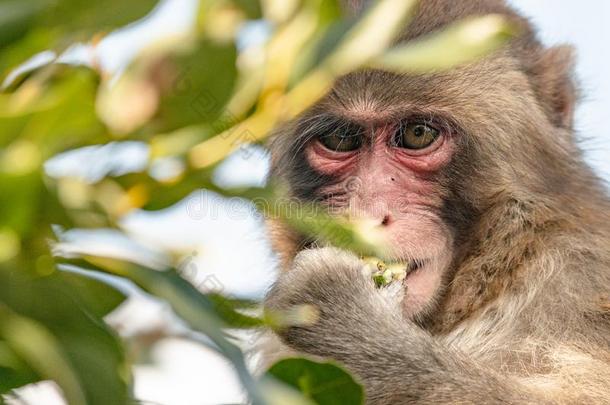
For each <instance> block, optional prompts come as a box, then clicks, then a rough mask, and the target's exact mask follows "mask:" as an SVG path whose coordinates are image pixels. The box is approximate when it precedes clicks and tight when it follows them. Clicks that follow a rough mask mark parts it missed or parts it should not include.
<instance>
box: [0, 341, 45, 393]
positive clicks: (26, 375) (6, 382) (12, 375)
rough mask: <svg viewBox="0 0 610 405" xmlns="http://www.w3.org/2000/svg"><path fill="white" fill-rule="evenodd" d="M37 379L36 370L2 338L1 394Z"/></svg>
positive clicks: (0, 353) (0, 354)
mask: <svg viewBox="0 0 610 405" xmlns="http://www.w3.org/2000/svg"><path fill="white" fill-rule="evenodd" d="M36 381H38V375H37V374H36V372H35V371H34V370H32V368H31V367H30V366H28V364H27V363H26V362H25V361H24V360H23V359H22V358H20V357H19V355H18V354H17V353H15V351H14V350H13V349H12V348H11V346H10V345H9V344H8V343H7V342H5V341H3V340H0V394H2V393H6V392H8V391H10V390H12V389H14V388H18V387H21V386H24V385H26V384H29V383H33V382H36Z"/></svg>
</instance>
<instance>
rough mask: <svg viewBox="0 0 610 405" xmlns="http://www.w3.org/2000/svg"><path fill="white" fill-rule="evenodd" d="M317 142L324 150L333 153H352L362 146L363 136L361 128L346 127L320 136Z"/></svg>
mask: <svg viewBox="0 0 610 405" xmlns="http://www.w3.org/2000/svg"><path fill="white" fill-rule="evenodd" d="M318 140H319V141H320V143H321V144H322V145H323V146H324V147H325V148H326V149H328V150H332V151H333V152H352V151H355V150H356V149H359V148H360V147H361V146H362V143H363V142H364V135H363V130H362V128H360V127H357V126H355V125H347V126H344V127H342V128H337V129H335V130H334V131H332V132H331V133H329V134H323V135H320V136H319V137H318Z"/></svg>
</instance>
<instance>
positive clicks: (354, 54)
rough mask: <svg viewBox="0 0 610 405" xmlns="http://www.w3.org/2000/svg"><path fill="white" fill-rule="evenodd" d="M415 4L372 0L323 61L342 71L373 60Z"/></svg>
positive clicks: (390, 40)
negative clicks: (374, 0)
mask: <svg viewBox="0 0 610 405" xmlns="http://www.w3.org/2000/svg"><path fill="white" fill-rule="evenodd" d="M416 6H417V1H416V0H381V1H378V2H376V3H374V4H373V5H372V6H371V7H370V9H369V10H367V12H366V13H365V14H364V15H363V16H362V18H361V19H360V20H359V21H358V22H357V23H356V24H355V25H354V27H353V28H352V29H351V30H350V31H349V32H348V33H347V34H346V36H345V37H344V39H343V40H342V42H341V43H340V44H339V45H338V47H337V49H336V50H335V51H334V52H333V53H332V54H331V56H330V57H329V59H328V61H327V62H326V63H327V64H328V65H329V67H330V68H331V69H332V71H333V72H336V73H337V74H344V73H347V72H349V71H350V70H354V69H357V68H359V67H360V66H362V65H363V64H365V63H366V62H368V61H370V60H373V59H374V58H375V57H377V56H378V55H380V54H381V53H383V52H384V51H385V49H386V48H387V47H388V46H390V45H391V44H392V42H393V41H394V40H395V39H396V36H397V35H398V34H399V33H400V32H401V31H402V30H403V29H404V27H405V25H406V24H407V21H408V20H409V19H410V17H411V15H412V13H413V12H414V10H415V7H416Z"/></svg>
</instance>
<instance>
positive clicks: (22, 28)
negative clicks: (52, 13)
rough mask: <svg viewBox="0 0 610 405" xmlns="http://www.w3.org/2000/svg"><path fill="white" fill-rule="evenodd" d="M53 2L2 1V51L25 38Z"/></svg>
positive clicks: (0, 11)
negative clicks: (38, 17)
mask: <svg viewBox="0 0 610 405" xmlns="http://www.w3.org/2000/svg"><path fill="white" fill-rule="evenodd" d="M50 4H51V0H48V1H45V0H36V1H35V0H30V1H27V0H2V1H0V49H2V48H3V47H5V46H6V45H9V44H11V43H12V42H15V41H17V40H19V39H20V38H21V37H23V36H24V35H25V34H26V33H27V31H28V30H29V29H30V28H31V27H32V25H33V23H34V22H35V18H36V17H37V16H39V15H40V14H41V12H42V11H43V10H45V8H48V7H49V5H50Z"/></svg>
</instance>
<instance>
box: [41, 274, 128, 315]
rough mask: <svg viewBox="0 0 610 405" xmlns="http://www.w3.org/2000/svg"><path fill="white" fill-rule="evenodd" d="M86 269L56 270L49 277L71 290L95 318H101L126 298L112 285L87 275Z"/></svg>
mask: <svg viewBox="0 0 610 405" xmlns="http://www.w3.org/2000/svg"><path fill="white" fill-rule="evenodd" d="M86 274H87V272H86V271H83V272H82V273H74V272H69V271H58V272H55V273H53V274H52V275H51V276H49V277H51V278H54V279H57V282H58V283H61V284H63V285H65V286H66V288H68V289H70V291H72V294H73V295H72V296H73V297H74V298H76V299H77V300H78V301H79V302H82V303H83V304H84V306H85V307H86V308H87V310H88V311H89V312H90V313H92V314H94V315H95V316H96V317H97V318H100V319H101V318H103V317H105V316H106V315H108V314H109V313H110V312H112V311H113V310H115V309H116V308H117V307H118V306H119V305H121V304H122V303H123V301H125V299H126V298H127V297H126V296H125V294H123V293H122V292H120V291H118V290H117V289H116V288H114V287H113V286H111V285H109V284H107V283H105V282H103V281H100V280H98V279H96V278H93V277H88V276H87V275H86Z"/></svg>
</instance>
